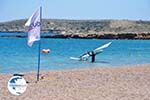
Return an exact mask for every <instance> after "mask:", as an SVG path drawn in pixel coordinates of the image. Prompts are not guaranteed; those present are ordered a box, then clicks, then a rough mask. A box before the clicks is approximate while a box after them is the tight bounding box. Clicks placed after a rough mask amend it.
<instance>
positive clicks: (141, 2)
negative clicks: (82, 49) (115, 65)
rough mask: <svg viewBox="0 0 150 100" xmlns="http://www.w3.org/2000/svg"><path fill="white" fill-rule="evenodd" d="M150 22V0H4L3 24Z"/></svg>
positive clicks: (0, 5)
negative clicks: (37, 16)
mask: <svg viewBox="0 0 150 100" xmlns="http://www.w3.org/2000/svg"><path fill="white" fill-rule="evenodd" d="M40 4H42V7H43V8H42V9H43V12H42V13H43V15H42V17H43V18H47V19H48V18H49V19H77V20H80V19H84V20H86V19H98V20H101V19H128V20H148V21H149V20H150V0H0V12H1V14H0V22H5V21H11V20H18V19H25V18H29V17H30V16H31V15H32V13H33V12H34V11H35V10H36V9H37V8H38V7H39V5H40Z"/></svg>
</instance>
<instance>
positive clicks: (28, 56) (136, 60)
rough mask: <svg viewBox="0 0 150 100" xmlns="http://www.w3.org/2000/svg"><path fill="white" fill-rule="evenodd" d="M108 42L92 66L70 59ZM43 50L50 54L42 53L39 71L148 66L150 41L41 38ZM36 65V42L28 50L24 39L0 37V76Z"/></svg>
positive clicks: (34, 68) (29, 69) (29, 70)
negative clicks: (0, 74) (47, 50)
mask: <svg viewBox="0 0 150 100" xmlns="http://www.w3.org/2000/svg"><path fill="white" fill-rule="evenodd" d="M5 34H9V33H1V34H0V36H1V35H5ZM16 34H19V33H16ZM108 42H112V44H111V45H110V46H109V47H108V48H106V49H104V51H103V52H102V53H101V54H99V55H97V56H96V61H95V63H91V62H90V59H89V60H88V61H75V60H71V59H70V57H79V56H80V55H82V54H83V53H85V52H87V51H91V50H93V49H95V48H97V47H99V46H101V45H103V44H105V43H108ZM42 49H50V50H51V52H50V53H49V54H43V53H41V65H40V70H42V71H47V70H70V69H71V70H72V69H84V68H97V67H98V68H100V67H124V66H128V65H129V66H130V65H137V64H150V40H110V39H108V40H107V39H106V40H102V39H55V38H42V39H41V50H42ZM37 64H38V42H35V43H34V44H33V46H32V47H29V46H28V45H27V38H14V37H0V73H22V72H32V71H37Z"/></svg>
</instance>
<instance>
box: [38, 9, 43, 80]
mask: <svg viewBox="0 0 150 100" xmlns="http://www.w3.org/2000/svg"><path fill="white" fill-rule="evenodd" d="M40 23H41V24H40V33H41V29H42V6H40ZM38 50H39V53H38V71H37V81H39V76H40V63H41V39H40V40H39V49H38Z"/></svg>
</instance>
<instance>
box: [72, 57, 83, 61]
mask: <svg viewBox="0 0 150 100" xmlns="http://www.w3.org/2000/svg"><path fill="white" fill-rule="evenodd" d="M70 59H72V60H78V61H79V60H81V59H80V58H78V57H70Z"/></svg>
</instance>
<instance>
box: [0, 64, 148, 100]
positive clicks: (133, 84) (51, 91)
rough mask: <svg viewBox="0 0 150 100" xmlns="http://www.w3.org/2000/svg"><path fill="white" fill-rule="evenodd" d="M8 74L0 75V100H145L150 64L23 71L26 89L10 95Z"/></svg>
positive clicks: (146, 99) (146, 98)
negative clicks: (38, 76) (17, 94)
mask: <svg viewBox="0 0 150 100" xmlns="http://www.w3.org/2000/svg"><path fill="white" fill-rule="evenodd" d="M11 76H12V74H0V100H33V99H35V100H148V99H149V98H150V64H146V65H133V66H125V67H123V68H120V67H119V68H87V69H77V70H63V71H42V72H41V73H40V81H39V82H36V72H32V73H25V74H24V76H23V77H24V78H25V79H26V81H27V82H28V87H27V90H26V92H25V93H24V94H22V95H20V96H13V95H12V94H11V93H9V91H8V89H7V82H8V80H9V79H10V77H11Z"/></svg>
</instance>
